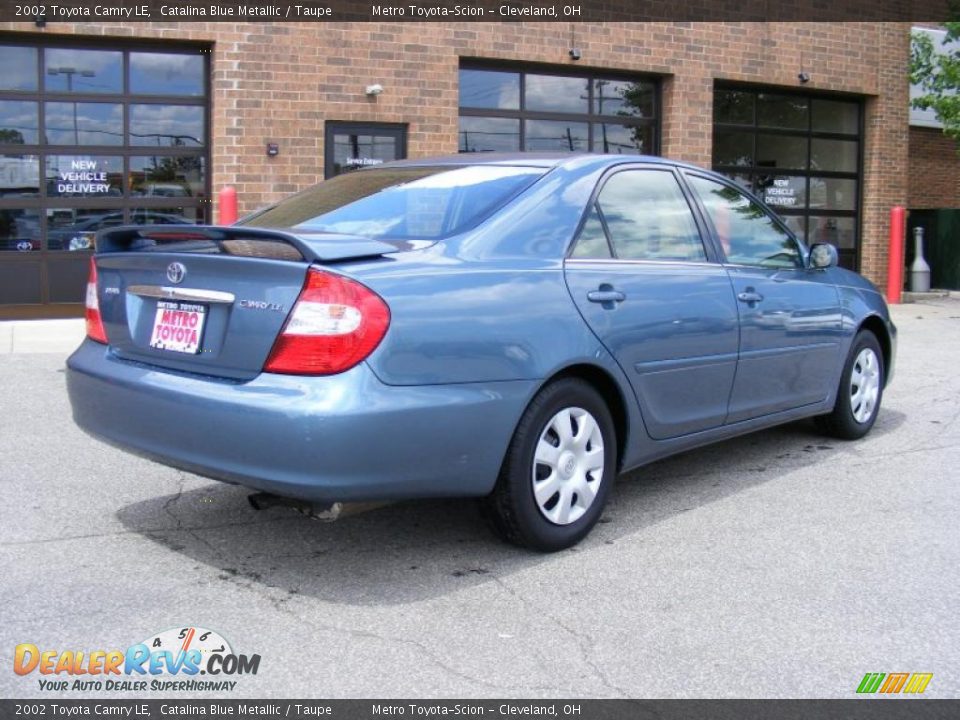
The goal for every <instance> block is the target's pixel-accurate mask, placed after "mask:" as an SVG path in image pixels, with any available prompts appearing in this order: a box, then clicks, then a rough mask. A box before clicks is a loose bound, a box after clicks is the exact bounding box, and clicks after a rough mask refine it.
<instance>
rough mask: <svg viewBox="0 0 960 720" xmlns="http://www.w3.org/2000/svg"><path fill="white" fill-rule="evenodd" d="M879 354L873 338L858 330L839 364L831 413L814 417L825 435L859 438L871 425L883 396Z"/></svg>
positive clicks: (865, 331) (881, 366) (874, 420)
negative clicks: (845, 357)
mask: <svg viewBox="0 0 960 720" xmlns="http://www.w3.org/2000/svg"><path fill="white" fill-rule="evenodd" d="M883 378H884V369H883V353H882V352H881V350H880V343H879V342H877V337H876V336H875V335H874V334H873V333H872V332H870V331H869V330H861V331H860V332H859V333H858V334H857V336H856V337H855V338H854V340H853V345H852V346H851V347H850V355H849V356H848V357H847V362H846V364H845V365H844V367H843V375H842V376H841V378H840V387H839V388H838V389H837V402H836V405H834V408H833V412H831V413H830V414H828V415H821V416H820V417H818V418H817V425H818V426H819V427H820V429H821V430H823V431H824V432H826V433H827V434H828V435H832V436H833V437H837V438H840V439H842V440H857V439H859V438H862V437H863V436H864V435H866V434H867V433H868V432H870V428H872V427H873V424H874V422H876V419H877V413H879V412H880V401H881V400H882V399H883Z"/></svg>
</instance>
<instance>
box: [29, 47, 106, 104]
mask: <svg viewBox="0 0 960 720" xmlns="http://www.w3.org/2000/svg"><path fill="white" fill-rule="evenodd" d="M45 59H46V69H47V74H46V76H45V78H44V88H45V89H46V91H47V92H75V93H86V94H91V93H119V92H123V53H122V52H119V51H114V50H77V49H75V48H62V49H53V48H48V49H47V50H46V51H45Z"/></svg>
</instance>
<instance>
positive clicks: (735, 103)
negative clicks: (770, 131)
mask: <svg viewBox="0 0 960 720" xmlns="http://www.w3.org/2000/svg"><path fill="white" fill-rule="evenodd" d="M756 97H757V96H756V94H755V93H752V92H744V91H741V90H723V89H717V90H716V92H715V93H714V96H713V121H714V122H715V123H728V124H730V125H753V113H754V107H755V104H756Z"/></svg>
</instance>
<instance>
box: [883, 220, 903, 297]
mask: <svg viewBox="0 0 960 720" xmlns="http://www.w3.org/2000/svg"><path fill="white" fill-rule="evenodd" d="M906 227H907V213H906V210H904V209H903V208H902V207H900V206H899V205H896V206H894V207H893V208H892V209H891V210H890V249H889V251H888V254H887V258H888V264H887V302H888V303H890V304H891V305H899V304H900V295H901V293H902V292H903V240H904V233H905V232H906Z"/></svg>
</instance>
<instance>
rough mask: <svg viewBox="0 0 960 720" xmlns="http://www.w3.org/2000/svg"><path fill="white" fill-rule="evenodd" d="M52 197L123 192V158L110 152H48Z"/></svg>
mask: <svg viewBox="0 0 960 720" xmlns="http://www.w3.org/2000/svg"><path fill="white" fill-rule="evenodd" d="M46 180H47V195H48V196H50V197H111V196H119V195H122V194H123V158H122V157H116V156H110V155H99V156H91V155H47V159H46Z"/></svg>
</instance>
